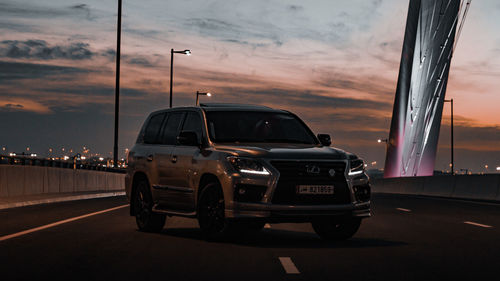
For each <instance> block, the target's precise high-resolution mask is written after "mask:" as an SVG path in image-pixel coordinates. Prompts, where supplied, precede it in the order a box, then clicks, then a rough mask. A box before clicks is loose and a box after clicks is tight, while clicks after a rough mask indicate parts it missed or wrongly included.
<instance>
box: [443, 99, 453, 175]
mask: <svg viewBox="0 0 500 281" xmlns="http://www.w3.org/2000/svg"><path fill="white" fill-rule="evenodd" d="M444 101H445V102H449V103H451V174H452V175H454V174H455V162H454V157H453V156H454V155H453V154H454V152H453V148H454V146H453V145H454V143H453V139H454V138H453V99H450V100H444Z"/></svg>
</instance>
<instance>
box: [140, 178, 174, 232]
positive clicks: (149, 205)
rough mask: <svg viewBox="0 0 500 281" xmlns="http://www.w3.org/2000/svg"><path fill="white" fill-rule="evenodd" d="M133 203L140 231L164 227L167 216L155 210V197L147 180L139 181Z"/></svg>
mask: <svg viewBox="0 0 500 281" xmlns="http://www.w3.org/2000/svg"><path fill="white" fill-rule="evenodd" d="M133 204H134V211H135V222H136V223H137V227H138V228H139V230H140V231H144V232H160V231H161V230H162V229H163V226H165V220H166V216H165V215H162V214H157V213H154V212H153V210H152V209H153V197H152V196H151V191H150V190H149V183H148V182H147V181H146V180H141V181H140V182H138V183H137V187H136V189H135V196H134V202H133Z"/></svg>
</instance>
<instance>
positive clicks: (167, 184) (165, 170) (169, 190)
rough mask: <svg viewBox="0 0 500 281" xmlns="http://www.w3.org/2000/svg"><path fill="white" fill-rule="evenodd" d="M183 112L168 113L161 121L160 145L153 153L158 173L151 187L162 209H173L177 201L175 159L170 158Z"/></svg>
mask: <svg viewBox="0 0 500 281" xmlns="http://www.w3.org/2000/svg"><path fill="white" fill-rule="evenodd" d="M184 114H185V113H184V112H183V111H173V112H169V113H168V116H167V118H166V121H165V122H163V129H162V130H161V138H160V139H161V145H159V149H157V150H156V151H155V153H154V155H153V158H154V161H155V162H156V163H157V169H158V174H159V183H158V185H156V186H153V189H155V190H156V191H155V192H156V193H157V194H158V195H159V197H160V208H163V209H172V208H174V209H175V205H176V201H177V198H176V197H177V192H175V187H176V186H177V185H178V184H177V183H176V181H175V180H176V176H175V171H174V170H173V168H174V167H173V165H174V162H175V161H173V159H172V152H173V149H174V147H175V144H176V143H177V135H178V134H179V129H180V126H181V122H182V121H183V119H184Z"/></svg>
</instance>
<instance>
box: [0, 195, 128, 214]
mask: <svg viewBox="0 0 500 281" xmlns="http://www.w3.org/2000/svg"><path fill="white" fill-rule="evenodd" d="M123 195H125V191H119V192H106V193H96V194H83V195H73V196H63V197H54V198H47V199H39V200H30V201H23V202H13V203H5V204H0V210H4V209H11V208H18V207H26V206H33V205H40V204H48V203H58V202H67V201H76V200H87V199H96V198H106V197H114V196H123Z"/></svg>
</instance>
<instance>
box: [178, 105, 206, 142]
mask: <svg viewBox="0 0 500 281" xmlns="http://www.w3.org/2000/svg"><path fill="white" fill-rule="evenodd" d="M201 128H202V125H201V118H200V115H199V114H198V113H195V112H189V113H188V114H187V116H186V121H184V125H183V126H182V130H183V131H191V132H195V133H196V135H198V141H201V137H202V130H201Z"/></svg>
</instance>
